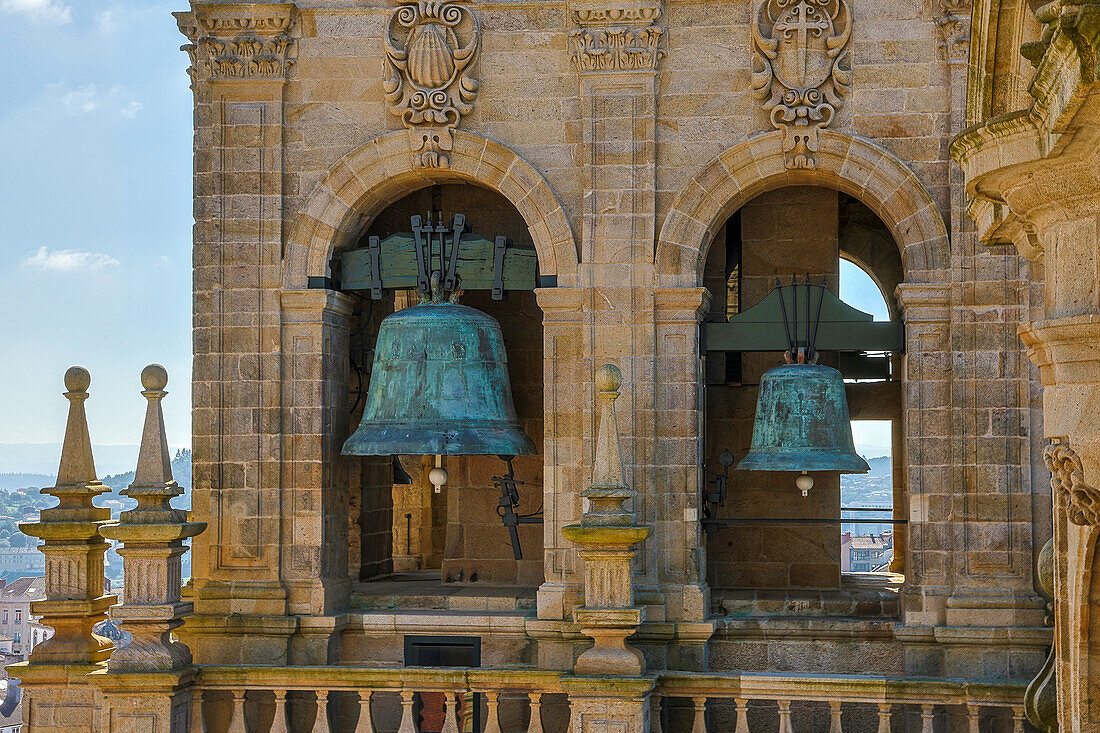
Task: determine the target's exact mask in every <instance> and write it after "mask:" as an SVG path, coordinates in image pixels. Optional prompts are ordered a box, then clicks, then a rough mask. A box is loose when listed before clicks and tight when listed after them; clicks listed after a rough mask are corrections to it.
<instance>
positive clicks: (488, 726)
mask: <svg viewBox="0 0 1100 733" xmlns="http://www.w3.org/2000/svg"><path fill="white" fill-rule="evenodd" d="M499 698H500V695H499V693H496V692H486V693H485V718H486V720H485V733H501V731H500V713H499V711H498V707H499V705H500V700H499Z"/></svg>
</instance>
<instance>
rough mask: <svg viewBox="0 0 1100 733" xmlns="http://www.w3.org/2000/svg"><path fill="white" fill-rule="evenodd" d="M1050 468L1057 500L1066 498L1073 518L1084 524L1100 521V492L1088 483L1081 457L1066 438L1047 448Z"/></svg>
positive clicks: (1045, 451) (1059, 439) (1046, 458)
mask: <svg viewBox="0 0 1100 733" xmlns="http://www.w3.org/2000/svg"><path fill="white" fill-rule="evenodd" d="M1043 460H1044V461H1046V464H1047V468H1048V469H1050V474H1051V476H1050V488H1051V489H1052V490H1053V491H1054V496H1055V499H1063V500H1064V501H1065V503H1066V512H1067V514H1068V515H1069V521H1070V522H1072V523H1073V524H1077V525H1080V526H1083V527H1084V526H1089V525H1096V524H1100V491H1098V490H1097V489H1096V488H1094V487H1092V486H1090V485H1088V484H1086V483H1085V470H1084V467H1083V466H1082V465H1081V457H1080V456H1078V455H1077V452H1076V451H1074V450H1073V448H1071V447H1070V445H1069V443H1068V442H1067V441H1066V440H1065V439H1062V438H1056V439H1054V440H1052V441H1051V444H1050V445H1048V446H1047V447H1046V449H1045V450H1044V451H1043Z"/></svg>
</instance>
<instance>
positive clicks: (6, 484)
mask: <svg viewBox="0 0 1100 733" xmlns="http://www.w3.org/2000/svg"><path fill="white" fill-rule="evenodd" d="M54 478H55V476H54V475H53V474H45V473H0V491H14V490H15V489H30V488H34V489H41V488H42V487H44V486H53V485H54Z"/></svg>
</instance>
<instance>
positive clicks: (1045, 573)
mask: <svg viewBox="0 0 1100 733" xmlns="http://www.w3.org/2000/svg"><path fill="white" fill-rule="evenodd" d="M1035 571H1036V573H1035V575H1036V577H1037V578H1038V580H1039V587H1040V588H1041V589H1042V591H1043V595H1044V596H1045V597H1046V599H1047V602H1046V618H1044V619H1043V623H1044V625H1046V626H1054V601H1053V598H1054V538H1053V537H1052V538H1050V539H1049V540H1047V543H1046V544H1045V545H1043V549H1042V550H1040V551H1039V557H1038V558H1037V559H1036V561H1035ZM1055 651H1056V649H1055V647H1054V646H1052V647H1051V648H1050V654H1048V655H1047V661H1046V662H1045V663H1044V664H1043V668H1042V669H1041V670H1039V674H1037V675H1035V678H1034V679H1032V680H1031V682H1030V683H1029V684H1028V686H1027V691H1026V692H1025V693H1024V711H1025V712H1026V714H1027V719H1028V720H1029V721H1031V724H1032V725H1034V726H1035V727H1036V728H1038V729H1039V730H1041V731H1043V733H1056V731H1057V730H1058V676H1057V672H1056V669H1057V661H1058V657H1057V654H1056V653H1055Z"/></svg>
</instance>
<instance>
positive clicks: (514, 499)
mask: <svg viewBox="0 0 1100 733" xmlns="http://www.w3.org/2000/svg"><path fill="white" fill-rule="evenodd" d="M497 457H498V458H500V460H502V461H504V463H505V465H507V466H508V471H507V472H505V474H504V475H503V476H493V486H494V487H496V488H497V489H499V490H500V502H499V503H498V504H497V516H499V517H500V519H501V521H502V522H503V523H504V526H505V527H507V528H508V536H509V538H510V539H511V541H512V556H513V557H514V558H515V559H516V560H522V559H523V548H522V547H520V544H519V529H518V527H519V525H521V524H542V523H543V519H542V507H541V506H540V507H539V508H538V510H537V511H534V512H532V513H530V514H519V513H517V512H516V507H517V506H519V489H518V487H520V486H524V485H526V484H525V482H523V481H519V480H517V479H516V472H515V469H514V468H512V459H513V458H515V456H497Z"/></svg>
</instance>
